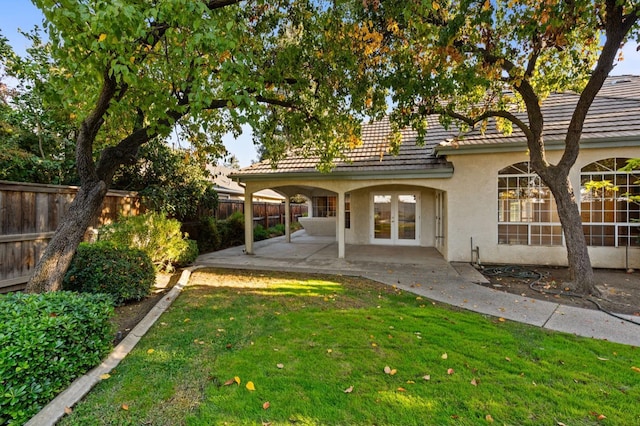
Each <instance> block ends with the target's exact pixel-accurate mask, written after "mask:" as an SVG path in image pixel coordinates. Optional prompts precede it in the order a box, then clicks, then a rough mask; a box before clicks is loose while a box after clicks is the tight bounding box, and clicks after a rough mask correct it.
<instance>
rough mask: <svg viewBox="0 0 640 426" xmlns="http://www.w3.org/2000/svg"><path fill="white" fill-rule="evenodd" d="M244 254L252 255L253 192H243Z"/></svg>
mask: <svg viewBox="0 0 640 426" xmlns="http://www.w3.org/2000/svg"><path fill="white" fill-rule="evenodd" d="M244 252H245V254H253V192H249V189H248V188H245V191H244Z"/></svg>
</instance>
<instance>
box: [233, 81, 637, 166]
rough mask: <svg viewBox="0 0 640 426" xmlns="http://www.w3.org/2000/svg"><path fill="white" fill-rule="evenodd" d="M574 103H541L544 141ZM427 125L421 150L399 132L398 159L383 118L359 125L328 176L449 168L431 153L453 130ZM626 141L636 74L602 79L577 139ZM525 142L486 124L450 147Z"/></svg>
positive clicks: (560, 129) (560, 98)
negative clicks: (355, 142)
mask: <svg viewBox="0 0 640 426" xmlns="http://www.w3.org/2000/svg"><path fill="white" fill-rule="evenodd" d="M577 100H578V95H577V94H575V93H570V92H566V93H554V94H551V95H550V96H549V97H548V98H547V99H546V100H545V102H544V104H543V114H544V117H545V128H544V137H545V141H546V142H548V143H550V142H553V141H562V140H563V138H564V134H565V132H566V129H567V126H568V124H569V121H570V119H571V114H572V113H573V109H574V107H575V104H576V102H577ZM516 116H518V117H519V118H520V119H522V120H523V121H525V122H527V116H526V113H524V112H518V113H516ZM428 123H429V130H428V134H427V137H426V140H425V144H424V145H423V146H418V145H417V144H416V132H415V131H413V130H412V129H405V130H403V131H402V144H401V145H400V150H399V153H398V154H397V155H392V154H390V153H389V152H388V151H387V137H388V135H389V132H390V129H391V126H390V123H389V120H388V118H385V119H383V120H380V121H378V122H375V123H370V124H364V125H363V126H362V145H361V146H359V147H357V148H355V149H353V150H352V151H349V152H348V153H346V156H347V161H345V160H336V167H335V168H334V169H333V171H332V174H334V175H335V174H354V175H357V174H369V173H380V174H385V173H394V174H403V173H413V174H415V173H421V172H425V173H426V172H428V171H433V170H437V169H440V170H452V166H451V164H450V163H448V162H447V161H446V159H445V158H444V157H443V156H438V155H437V152H436V151H437V150H438V148H441V149H442V148H444V149H445V150H448V151H449V152H452V151H453V149H454V148H453V147H452V146H451V145H450V144H449V142H448V141H450V140H451V139H452V138H453V137H454V136H456V134H457V131H456V130H455V129H450V130H445V129H444V128H443V127H442V126H441V125H440V124H439V123H438V120H437V117H436V116H430V117H428ZM625 137H638V143H639V144H640V76H620V77H610V78H609V79H608V80H607V82H606V83H605V85H604V86H603V87H602V89H601V90H600V92H599V93H598V96H597V97H596V99H595V101H594V103H593V105H592V106H591V108H590V110H589V114H588V115H587V119H586V121H585V125H584V131H583V135H582V141H585V142H587V141H589V140H601V139H604V138H625ZM524 143H526V138H525V136H524V134H523V133H522V131H520V129H518V128H517V127H516V126H514V130H513V133H512V134H511V135H505V134H503V133H500V132H499V131H497V130H496V128H495V125H493V124H492V123H490V124H489V126H488V127H487V130H486V131H485V133H484V134H482V133H481V132H480V131H479V130H474V131H472V132H469V133H467V134H466V135H464V138H462V139H461V140H459V141H457V144H456V146H455V149H460V150H464V149H465V148H474V147H476V148H477V147H491V146H504V147H508V146H511V145H515V146H518V147H520V146H521V145H522V144H524ZM318 161H319V158H318V157H303V156H296V155H290V156H289V157H287V158H285V159H283V160H282V161H280V162H278V163H277V166H276V167H275V168H274V167H272V165H271V163H270V162H268V161H263V162H260V163H256V164H253V165H251V166H249V167H247V168H244V169H242V170H241V171H240V172H238V173H234V176H236V177H240V178H241V179H242V178H245V177H246V178H251V177H257V176H264V175H273V174H278V175H281V174H295V175H298V174H319V172H318V171H317V170H316V168H315V167H316V164H318Z"/></svg>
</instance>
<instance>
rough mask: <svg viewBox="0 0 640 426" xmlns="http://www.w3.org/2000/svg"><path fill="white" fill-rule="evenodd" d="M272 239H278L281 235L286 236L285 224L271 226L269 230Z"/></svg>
mask: <svg viewBox="0 0 640 426" xmlns="http://www.w3.org/2000/svg"><path fill="white" fill-rule="evenodd" d="M268 231H269V236H270V237H277V236H279V235H284V224H282V223H278V224H277V225H274V226H271V227H269V229H268Z"/></svg>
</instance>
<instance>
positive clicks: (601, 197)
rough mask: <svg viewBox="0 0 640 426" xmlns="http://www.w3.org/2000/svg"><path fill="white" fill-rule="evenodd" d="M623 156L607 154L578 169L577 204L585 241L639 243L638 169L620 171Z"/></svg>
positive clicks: (594, 243) (612, 244)
mask: <svg viewBox="0 0 640 426" xmlns="http://www.w3.org/2000/svg"><path fill="white" fill-rule="evenodd" d="M627 160H628V159H627V158H607V159H604V160H600V161H595V162H593V163H591V164H588V165H587V166H585V167H583V168H582V170H581V172H580V208H581V214H582V225H583V230H584V234H585V237H586V238H587V244H588V245H591V246H602V247H604V246H609V247H624V246H627V245H628V246H640V241H639V239H640V223H639V222H638V221H640V170H634V171H632V172H623V171H620V169H621V168H622V167H624V166H626V164H627Z"/></svg>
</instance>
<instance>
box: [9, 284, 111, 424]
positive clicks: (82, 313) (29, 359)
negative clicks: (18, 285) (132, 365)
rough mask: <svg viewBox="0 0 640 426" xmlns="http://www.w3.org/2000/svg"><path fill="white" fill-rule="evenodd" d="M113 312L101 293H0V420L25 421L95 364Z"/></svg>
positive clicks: (107, 340)
mask: <svg viewBox="0 0 640 426" xmlns="http://www.w3.org/2000/svg"><path fill="white" fill-rule="evenodd" d="M112 314H113V306H112V305H111V300H110V299H109V297H108V296H106V295H93V294H76V293H70V292H66V291H59V292H51V293H44V294H21V293H15V294H8V295H0V389H2V391H1V392H0V424H2V425H4V424H8V425H21V424H23V423H25V422H26V421H27V420H29V418H31V417H32V416H33V415H35V414H36V413H37V412H38V411H39V410H40V409H41V408H42V407H43V406H44V405H46V404H47V403H48V402H49V401H50V400H51V399H53V398H54V397H55V396H56V395H57V394H58V393H59V392H61V391H62V390H64V389H65V388H66V387H67V386H68V385H69V384H70V383H71V382H72V381H73V380H74V379H76V378H77V377H78V376H80V375H82V374H83V373H85V372H86V371H88V370H89V369H91V368H93V367H95V366H97V365H98V364H100V362H101V361H102V359H103V358H104V357H105V356H106V355H107V354H108V353H109V351H110V349H111V342H112V339H113V326H112V324H111V323H110V321H109V318H110V317H111V315H112Z"/></svg>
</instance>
